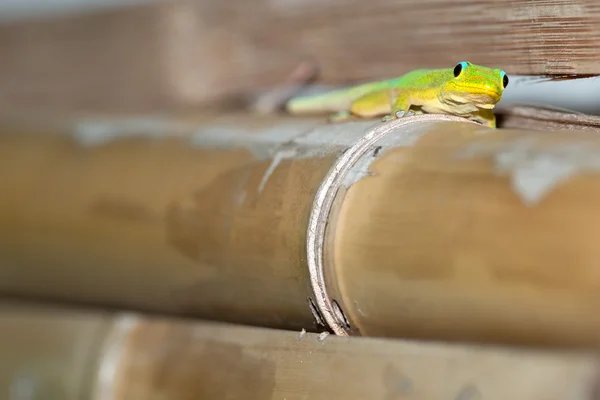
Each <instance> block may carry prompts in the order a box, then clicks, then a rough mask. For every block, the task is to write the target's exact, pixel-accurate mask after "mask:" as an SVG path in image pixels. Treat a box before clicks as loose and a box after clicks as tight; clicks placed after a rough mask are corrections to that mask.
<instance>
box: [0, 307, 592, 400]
mask: <svg viewBox="0 0 600 400" xmlns="http://www.w3.org/2000/svg"><path fill="white" fill-rule="evenodd" d="M15 339H16V340H15ZM0 353H1V354H2V355H3V357H1V358H0V382H1V383H2V387H4V388H6V389H8V391H7V392H5V393H9V394H10V396H11V397H10V398H11V399H12V398H14V399H17V398H18V399H21V398H36V399H38V398H39V399H47V400H59V399H60V400H71V399H73V400H75V399H90V400H104V399H114V400H138V399H139V400H162V399H165V400H166V399H169V400H178V399H190V398H194V399H207V400H209V399H223V398H228V399H288V400H301V399H307V398H310V399H323V400H325V399H350V400H352V399H355V400H364V399H373V400H377V399H396V398H402V399H408V400H411V399H415V400H416V399H420V400H427V399H431V400H433V399H481V398H485V399H490V400H495V399H498V400H500V399H515V400H518V399H527V400H562V399H581V400H585V399H590V400H591V399H597V397H595V396H597V392H595V390H597V382H598V376H599V375H598V374H599V370H598V360H597V357H594V356H593V355H591V354H586V353H583V352H575V351H568V352H566V351H563V352H549V351H545V352H540V351H532V350H526V351H523V350H515V349H507V348H501V347H480V346H464V345H448V344H439V343H422V342H421V343H420V342H415V341H404V340H396V341H390V340H384V339H372V338H342V337H335V336H329V337H323V336H322V335H318V334H313V333H304V332H292V331H281V330H271V329H264V328H252V327H243V326H235V325H224V324H215V323H208V322H199V321H195V322H193V321H185V320H178V319H171V318H162V317H161V318H158V317H148V316H143V315H139V314H133V313H115V314H110V313H97V312H89V311H88V312H86V311H83V310H78V311H75V310H70V309H62V308H54V307H40V306H39V305H35V304H14V303H13V304H11V303H8V304H7V303H4V304H2V306H0Z"/></svg>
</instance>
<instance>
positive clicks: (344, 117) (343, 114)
mask: <svg viewBox="0 0 600 400" xmlns="http://www.w3.org/2000/svg"><path fill="white" fill-rule="evenodd" d="M351 117H352V114H351V113H350V112H349V111H340V112H337V113H335V114H332V115H330V116H329V122H342V121H348V120H350V119H351Z"/></svg>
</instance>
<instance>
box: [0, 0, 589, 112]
mask: <svg viewBox="0 0 600 400" xmlns="http://www.w3.org/2000/svg"><path fill="white" fill-rule="evenodd" d="M598 48H600V3H596V2H590V1H583V0H546V1H533V0H529V1H526V0H498V1H488V0H459V1H445V2H443V1H439V0H422V1H419V2H415V1H412V0H411V1H409V0H401V1H392V0H373V1H369V2H364V1H362V0H344V1H319V0H312V1H308V2H307V1H290V0H272V1H266V0H245V1H237V2H233V3H232V2H219V1H210V2H206V1H198V0H173V1H169V2H164V3H161V4H153V5H145V6H140V7H139V8H136V9H126V10H120V11H111V12H102V13H98V14H95V15H87V16H78V17H69V18H63V19H59V20H55V21H35V22H33V21H31V22H24V23H23V24H17V25H9V26H5V27H2V28H0V58H1V59H2V60H3V62H2V63H0V108H2V109H10V108H15V107H17V108H18V107H25V108H27V107H29V108H36V107H39V108H44V109H56V108H59V107H63V108H67V109H73V110H75V109H76V110H129V111H138V110H144V111H148V110H152V109H160V108H178V107H183V108H185V107H194V106H198V105H204V106H206V105H210V104H213V103H214V102H217V101H219V102H220V101H221V100H225V99H230V98H232V97H237V96H242V95H243V96H245V95H248V94H250V93H253V92H255V91H261V90H266V89H269V88H271V87H273V86H275V85H278V84H281V83H282V82H283V81H284V80H285V79H286V77H287V76H288V74H289V73H290V72H291V71H292V70H293V69H294V68H295V67H296V66H297V65H298V64H299V63H300V62H302V61H303V60H306V59H313V60H315V61H316V62H317V63H318V65H319V69H320V73H321V75H320V76H321V78H320V79H321V81H322V82H328V83H346V82H350V81H352V82H354V81H361V80H368V79H379V78H383V77H390V76H397V75H400V74H403V73H405V72H407V71H409V70H411V69H414V68H423V67H448V66H453V65H455V64H456V63H457V62H458V61H461V60H469V61H472V62H475V63H479V64H484V65H489V66H493V67H498V68H503V69H505V70H506V71H507V72H508V73H509V74H534V75H537V74H596V73H600V54H599V53H598V51H597V49H598Z"/></svg>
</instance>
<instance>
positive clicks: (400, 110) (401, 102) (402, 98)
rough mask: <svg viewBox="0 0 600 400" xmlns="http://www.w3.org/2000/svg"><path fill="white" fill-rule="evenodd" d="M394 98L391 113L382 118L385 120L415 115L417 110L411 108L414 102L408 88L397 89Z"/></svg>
mask: <svg viewBox="0 0 600 400" xmlns="http://www.w3.org/2000/svg"><path fill="white" fill-rule="evenodd" d="M393 98H394V99H395V100H394V103H393V104H392V107H391V108H392V109H391V113H390V114H389V115H386V116H385V117H383V118H382V119H381V120H382V121H383V122H387V121H391V120H393V119H397V118H404V117H410V116H412V115H415V112H414V111H412V110H411V109H410V108H411V106H412V102H411V101H410V96H409V92H408V91H407V90H396V91H395V93H394V96H393Z"/></svg>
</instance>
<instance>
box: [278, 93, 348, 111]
mask: <svg viewBox="0 0 600 400" xmlns="http://www.w3.org/2000/svg"><path fill="white" fill-rule="evenodd" d="M350 104H351V101H349V100H348V98H347V93H346V92H344V91H333V92H329V93H325V94H320V95H314V96H302V97H295V98H292V99H290V100H289V101H288V102H287V103H286V105H285V109H286V111H287V112H289V113H290V114H295V115H301V114H322V113H325V112H329V113H335V112H338V111H342V110H345V109H348V108H349V107H350Z"/></svg>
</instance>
